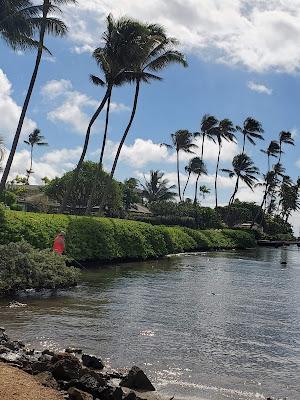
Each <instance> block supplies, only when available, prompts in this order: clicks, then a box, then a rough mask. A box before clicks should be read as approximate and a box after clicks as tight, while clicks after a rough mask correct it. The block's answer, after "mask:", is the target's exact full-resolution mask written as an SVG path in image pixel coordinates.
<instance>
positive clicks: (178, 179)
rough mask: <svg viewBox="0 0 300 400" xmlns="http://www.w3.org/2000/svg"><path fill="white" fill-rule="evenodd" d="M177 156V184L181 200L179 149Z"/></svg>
mask: <svg viewBox="0 0 300 400" xmlns="http://www.w3.org/2000/svg"><path fill="white" fill-rule="evenodd" d="M176 158H177V185H178V197H179V200H180V201H181V188H180V172H179V150H177V151H176Z"/></svg>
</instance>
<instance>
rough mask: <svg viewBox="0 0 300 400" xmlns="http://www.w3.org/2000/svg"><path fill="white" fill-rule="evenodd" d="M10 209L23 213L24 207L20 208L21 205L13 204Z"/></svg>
mask: <svg viewBox="0 0 300 400" xmlns="http://www.w3.org/2000/svg"><path fill="white" fill-rule="evenodd" d="M10 209H11V210H13V211H22V210H23V207H22V206H20V204H12V205H11V206H10Z"/></svg>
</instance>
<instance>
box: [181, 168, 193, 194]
mask: <svg viewBox="0 0 300 400" xmlns="http://www.w3.org/2000/svg"><path fill="white" fill-rule="evenodd" d="M190 177H191V172H189V175H188V178H187V180H186V184H185V187H184V189H183V192H182V198H183V200H184V194H185V191H186V188H187V186H188V184H189V181H190Z"/></svg>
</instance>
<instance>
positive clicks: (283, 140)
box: [278, 131, 295, 163]
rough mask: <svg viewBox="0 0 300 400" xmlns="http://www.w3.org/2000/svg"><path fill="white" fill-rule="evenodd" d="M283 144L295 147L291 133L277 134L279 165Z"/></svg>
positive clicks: (282, 132)
mask: <svg viewBox="0 0 300 400" xmlns="http://www.w3.org/2000/svg"><path fill="white" fill-rule="evenodd" d="M283 144H289V145H291V146H294V145H295V142H294V139H293V137H292V134H291V132H288V131H281V132H280V133H279V160H278V162H279V163H280V162H281V155H282V153H283V150H282V147H283Z"/></svg>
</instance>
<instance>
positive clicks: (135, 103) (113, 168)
mask: <svg viewBox="0 0 300 400" xmlns="http://www.w3.org/2000/svg"><path fill="white" fill-rule="evenodd" d="M139 92H140V81H139V80H138V81H137V82H136V88H135V95H134V101H133V107H132V112H131V117H130V120H129V123H128V125H127V127H126V129H125V132H124V134H123V137H122V139H121V142H120V144H119V147H118V150H117V154H116V156H115V159H114V163H113V166H112V169H111V173H110V177H111V178H113V176H114V174H115V170H116V167H117V164H118V160H119V157H120V153H121V150H122V147H123V145H124V142H125V140H126V138H127V135H128V132H129V130H130V128H131V125H132V122H133V120H134V117H135V113H136V107H137V102H138V98H139Z"/></svg>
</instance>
